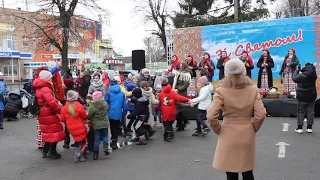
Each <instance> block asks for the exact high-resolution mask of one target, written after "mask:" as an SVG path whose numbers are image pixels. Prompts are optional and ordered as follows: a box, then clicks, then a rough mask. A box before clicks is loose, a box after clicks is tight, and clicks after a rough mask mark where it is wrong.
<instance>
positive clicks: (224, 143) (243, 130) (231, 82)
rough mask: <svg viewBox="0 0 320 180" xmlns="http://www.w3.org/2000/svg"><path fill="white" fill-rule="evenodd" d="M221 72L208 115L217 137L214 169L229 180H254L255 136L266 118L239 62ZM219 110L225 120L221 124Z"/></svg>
mask: <svg viewBox="0 0 320 180" xmlns="http://www.w3.org/2000/svg"><path fill="white" fill-rule="evenodd" d="M224 68H225V78H224V79H222V81H220V86H219V87H218V88H217V89H216V92H215V94H214V97H213V101H212V104H211V107H210V108H209V110H208V113H207V119H208V122H209V124H210V126H211V128H212V130H213V131H214V132H215V133H216V134H217V135H219V136H218V144H217V147H216V149H215V155H214V160H213V167H214V168H216V169H218V170H221V171H225V172H227V179H228V180H238V178H239V177H238V176H239V173H240V172H241V173H242V176H243V179H245V180H253V179H254V177H253V169H254V168H255V161H256V155H255V154H256V143H255V136H256V133H257V132H258V131H259V129H260V127H261V125H262V123H263V121H264V119H265V117H266V109H265V108H264V105H263V103H262V100H261V97H260V93H259V89H258V88H257V86H255V85H254V83H253V82H252V81H251V79H250V78H249V77H248V76H247V75H246V67H245V65H244V63H243V62H242V61H241V60H239V59H231V60H229V61H228V62H227V63H226V64H225V67H224ZM222 108H223V111H224V117H223V123H220V122H219V120H218V117H219V114H220V110H221V109H222ZM252 114H254V118H253V120H252V118H251V117H252Z"/></svg>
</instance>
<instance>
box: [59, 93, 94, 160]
mask: <svg viewBox="0 0 320 180" xmlns="http://www.w3.org/2000/svg"><path fill="white" fill-rule="evenodd" d="M78 98H79V94H78V93H77V92H75V91H73V90H69V91H68V92H67V102H66V103H65V105H64V107H63V109H62V111H61V116H60V119H61V121H64V122H66V126H67V128H68V131H69V133H70V134H71V135H72V137H73V139H74V141H75V142H76V143H78V144H79V147H78V148H77V150H76V152H75V155H74V162H75V163H77V162H83V161H85V158H84V153H85V152H86V149H87V145H88V142H87V127H86V126H85V124H84V122H83V121H84V120H87V119H88V115H87V113H86V110H85V109H84V107H83V105H81V104H80V103H79V102H78Z"/></svg>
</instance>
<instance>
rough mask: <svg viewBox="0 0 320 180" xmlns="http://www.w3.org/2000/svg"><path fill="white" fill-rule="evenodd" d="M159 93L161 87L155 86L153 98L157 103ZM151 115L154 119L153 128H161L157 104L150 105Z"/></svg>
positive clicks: (159, 111)
mask: <svg viewBox="0 0 320 180" xmlns="http://www.w3.org/2000/svg"><path fill="white" fill-rule="evenodd" d="M161 91H162V85H157V86H156V89H155V92H154V97H155V99H156V100H158V101H159V95H160V93H161ZM152 114H153V118H154V126H157V127H158V128H162V118H161V109H160V105H159V104H152ZM157 118H159V123H157Z"/></svg>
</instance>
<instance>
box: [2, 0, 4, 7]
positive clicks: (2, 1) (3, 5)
mask: <svg viewBox="0 0 320 180" xmlns="http://www.w3.org/2000/svg"><path fill="white" fill-rule="evenodd" d="M2 7H3V8H4V0H2Z"/></svg>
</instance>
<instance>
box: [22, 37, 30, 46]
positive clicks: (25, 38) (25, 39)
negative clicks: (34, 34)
mask: <svg viewBox="0 0 320 180" xmlns="http://www.w3.org/2000/svg"><path fill="white" fill-rule="evenodd" d="M22 45H23V47H25V48H28V47H29V46H30V45H29V38H28V37H27V36H23V41H22Z"/></svg>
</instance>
